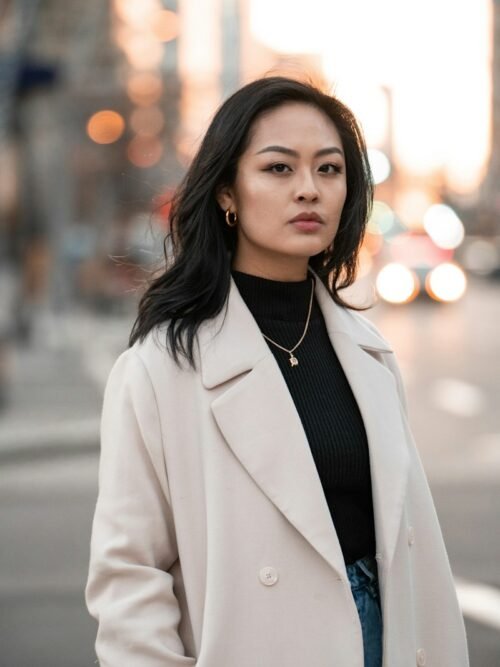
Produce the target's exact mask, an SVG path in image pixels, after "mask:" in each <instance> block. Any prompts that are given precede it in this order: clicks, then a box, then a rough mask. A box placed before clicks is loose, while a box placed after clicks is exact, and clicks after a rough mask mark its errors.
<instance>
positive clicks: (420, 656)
mask: <svg viewBox="0 0 500 667" xmlns="http://www.w3.org/2000/svg"><path fill="white" fill-rule="evenodd" d="M417 665H418V667H424V665H425V651H424V649H423V648H419V649H418V651H417Z"/></svg>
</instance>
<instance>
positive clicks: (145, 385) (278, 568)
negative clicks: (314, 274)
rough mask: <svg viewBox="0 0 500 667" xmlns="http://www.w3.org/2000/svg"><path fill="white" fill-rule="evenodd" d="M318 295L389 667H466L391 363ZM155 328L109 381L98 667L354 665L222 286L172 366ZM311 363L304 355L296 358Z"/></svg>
mask: <svg viewBox="0 0 500 667" xmlns="http://www.w3.org/2000/svg"><path fill="white" fill-rule="evenodd" d="M315 289H316V298H317V300H318V303H319V305H320V308H321V310H322V313H323V316H324V319H325V322H326V326H327V330H328V334H329V337H330V340H331V343H332V345H333V347H334V349H335V351H336V353H337V355H338V358H339V360H340V362H341V364H342V367H343V369H344V372H345V374H346V376H347V379H348V381H349V383H350V385H351V387H352V390H353V393H354V396H355V398H356V400H357V402H358V405H359V408H360V411H361V414H362V417H363V420H364V424H365V428H366V432H367V436H368V444H369V451H370V464H371V474H372V484H373V501H374V512H375V528H376V542H377V554H376V558H377V562H378V568H379V585H380V593H381V601H382V613H383V623H384V642H383V646H384V648H383V653H384V658H383V664H384V667H411V666H413V665H417V666H418V667H422V666H424V665H428V666H429V667H466V666H467V665H468V657H467V645H466V638H465V631H464V624H463V618H462V615H461V612H460V609H459V606H458V602H457V597H456V593H455V588H454V583H453V579H452V574H451V571H450V566H449V562H448V558H447V554H446V551H445V546H444V544H443V539H442V535H441V530H440V527H439V523H438V519H437V517H436V512H435V509H434V505H433V501H432V498H431V495H430V492H429V487H428V484H427V481H426V477H425V474H424V472H423V469H422V465H421V462H420V459H419V456H418V453H417V450H416V447H415V444H414V441H413V439H412V435H411V433H410V430H409V426H408V420H407V412H406V405H405V397H404V390H403V387H402V384H401V377H400V373H399V370H398V366H397V363H396V361H395V358H394V352H393V350H392V349H391V347H390V345H389V344H388V343H387V342H386V341H385V340H384V338H382V336H381V335H380V334H379V333H378V331H377V330H376V328H375V327H374V326H373V325H372V324H371V323H369V321H368V320H367V319H366V318H365V317H363V316H362V315H360V314H358V313H356V312H353V311H350V310H347V309H344V308H341V307H339V306H338V305H336V304H335V303H334V302H333V301H332V299H331V297H330V295H329V294H328V292H327V290H326V288H325V287H324V285H323V284H322V283H321V281H320V280H319V279H317V280H316V288H315ZM162 331H163V329H162V328H159V329H158V330H157V331H156V334H159V335H157V336H156V337H155V335H154V334H153V333H151V334H149V335H148V337H147V339H146V340H145V341H144V342H143V343H136V344H135V345H134V346H133V347H132V348H130V349H128V350H127V351H125V352H124V353H123V354H122V355H121V356H120V357H119V358H118V360H117V361H116V362H115V365H114V366H113V368H112V370H111V373H110V375H109V378H108V382H107V385H106V390H105V395H104V403H103V412H102V423H101V436H102V438H101V459H100V470H99V496H98V501H97V506H96V510H95V517H94V524H93V532H92V541H91V559H90V572H89V578H88V583H87V588H86V598H87V604H88V607H89V610H90V613H91V614H92V615H93V616H95V618H97V620H98V623H99V626H98V634H97V641H96V651H97V655H98V658H99V662H100V665H101V667H181V665H197V666H198V667H363V641H362V633H361V626H360V622H359V617H358V614H357V611H356V606H355V603H354V600H353V597H352V594H351V591H350V586H349V580H348V578H347V574H346V567H345V563H344V560H343V557H342V552H341V549H340V546H339V541H338V538H337V534H336V532H335V527H334V525H333V523H332V520H331V516H330V513H329V510H328V506H327V503H326V500H325V496H324V493H323V490H322V487H321V483H320V480H319V476H318V473H317V470H316V467H315V464H314V461H313V458H312V454H311V451H310V448H309V444H308V442H307V439H306V436H305V432H304V430H303V427H302V423H301V421H300V418H299V416H298V413H297V411H296V409H295V406H294V403H293V400H292V398H291V395H290V393H289V391H288V388H287V385H286V383H285V381H284V379H283V376H282V375H281V372H280V370H279V367H278V365H277V363H276V361H275V359H274V356H273V354H272V352H271V351H270V349H269V347H268V345H267V343H266V342H265V340H264V339H263V337H262V335H261V333H260V331H259V328H258V326H257V323H256V322H255V320H254V318H253V316H252V315H251V313H250V311H249V310H248V308H247V306H246V304H245V302H244V301H243V299H242V297H241V295H240V294H239V292H238V289H237V287H236V285H235V283H234V281H233V280H231V289H230V295H229V301H228V309H227V314H226V317H225V319H224V311H222V313H221V315H220V316H218V317H217V318H214V319H212V320H209V321H206V322H205V323H204V324H203V325H202V327H201V329H200V331H199V334H198V337H197V361H198V368H197V370H196V371H193V370H192V369H188V367H187V365H185V367H184V368H183V369H179V368H178V367H177V366H176V365H175V364H174V362H173V360H172V358H171V356H170V355H169V353H168V352H167V351H166V350H165V348H164V347H163V346H162V343H161V340H162ZM301 363H307V360H303V361H302V360H301Z"/></svg>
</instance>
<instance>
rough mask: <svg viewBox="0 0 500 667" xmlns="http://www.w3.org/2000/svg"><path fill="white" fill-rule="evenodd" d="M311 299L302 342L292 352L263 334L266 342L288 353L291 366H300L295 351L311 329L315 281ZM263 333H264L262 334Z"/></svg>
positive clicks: (301, 338) (312, 285) (300, 341)
mask: <svg viewBox="0 0 500 667" xmlns="http://www.w3.org/2000/svg"><path fill="white" fill-rule="evenodd" d="M311 283H312V284H311V298H310V299H309V312H308V313H307V320H306V326H305V327H304V333H303V334H302V336H301V337H300V340H299V342H298V343H296V344H295V345H294V346H293V347H292V349H291V350H287V348H286V347H283V346H282V345H279V344H278V343H276V341H274V340H272V338H269V336H266V334H262V335H263V336H264V338H265V339H266V340H268V341H269V342H270V343H272V344H273V345H276V347H279V348H280V350H283V351H284V352H288V354H289V355H290V359H289V360H288V361H289V362H290V366H292V367H293V366H298V365H299V360H298V359H297V357H296V356H295V355H294V351H295V350H296V349H297V348H298V347H299V345H300V344H301V343H302V341H303V340H304V337H305V335H306V333H307V328H308V327H309V320H310V319H311V311H312V304H313V297H314V279H313V280H312V281H311ZM261 333H262V332H261Z"/></svg>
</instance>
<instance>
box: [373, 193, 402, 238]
mask: <svg viewBox="0 0 500 667" xmlns="http://www.w3.org/2000/svg"><path fill="white" fill-rule="evenodd" d="M395 221H396V216H395V214H394V211H393V210H392V209H391V207H390V206H389V205H388V204H386V203H385V202H383V201H379V200H377V199H376V200H375V201H374V202H373V208H372V213H371V216H370V219H369V221H368V226H367V231H368V232H369V233H370V234H382V235H384V234H387V232H389V231H391V229H392V228H393V227H394V224H395Z"/></svg>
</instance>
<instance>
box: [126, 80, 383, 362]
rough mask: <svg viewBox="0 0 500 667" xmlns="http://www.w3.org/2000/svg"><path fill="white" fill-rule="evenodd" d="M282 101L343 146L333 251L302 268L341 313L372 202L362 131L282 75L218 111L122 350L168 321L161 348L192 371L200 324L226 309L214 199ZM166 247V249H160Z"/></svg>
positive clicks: (227, 231)
mask: <svg viewBox="0 0 500 667" xmlns="http://www.w3.org/2000/svg"><path fill="white" fill-rule="evenodd" d="M287 102H301V103H304V104H308V105H312V106H314V107H316V108H318V109H319V110H321V111H323V112H324V113H325V114H326V115H327V116H328V117H329V118H330V119H331V120H332V122H333V123H334V125H335V127H336V128H337V131H338V132H339V135H340V137H341V140H342V145H343V149H344V155H345V163H346V179H347V195H346V200H345V204H344V208H343V210H342V215H341V218H340V223H339V228H338V231H337V234H336V236H335V242H334V243H333V245H332V246H330V247H329V248H327V249H326V250H324V251H323V252H321V253H319V254H317V255H314V256H313V257H311V258H310V260H309V266H310V267H311V268H312V269H313V270H314V271H315V272H316V273H317V275H318V277H319V278H320V279H321V281H322V282H323V283H324V284H325V286H326V287H327V289H328V291H329V292H330V294H331V296H332V299H333V300H334V301H335V302H336V303H338V304H339V305H342V306H344V307H348V308H353V309H355V310H365V309H364V308H356V307H354V306H349V304H347V303H345V302H344V301H343V299H342V298H341V297H340V295H339V290H340V289H343V288H345V287H348V286H349V285H351V284H352V283H353V282H354V280H355V277H356V269H357V260H358V254H359V249H360V247H361V243H362V241H363V237H364V232H365V228H366V223H367V220H368V217H369V214H370V211H371V206H372V202H373V181H372V176H371V171H370V167H369V164H368V158H367V153H366V145H365V141H364V138H363V134H362V131H361V129H360V127H359V125H358V123H357V121H356V119H355V117H354V116H353V114H352V112H351V111H350V110H349V109H348V108H347V107H346V106H345V105H344V104H342V102H340V101H339V100H338V99H336V98H335V97H333V96H331V95H328V94H326V93H323V92H322V91H321V90H320V89H319V88H317V87H316V86H314V85H312V84H310V83H304V82H301V81H297V80H294V79H289V78H285V77H281V76H273V77H267V78H262V79H258V80H256V81H253V82H252V83H249V84H247V85H246V86H244V87H243V88H240V89H239V90H237V91H236V92H235V93H234V94H233V95H231V97H229V98H228V99H227V100H226V101H225V102H224V103H223V104H222V105H221V107H220V108H219V109H218V111H217V112H216V114H215V116H214V117H213V120H212V122H211V123H210V126H209V128H208V130H207V132H206V134H205V136H204V138H203V141H202V143H201V145H200V147H199V149H198V152H197V154H196V156H195V157H194V159H193V161H192V163H191V165H190V167H189V169H188V171H187V173H186V175H185V176H184V178H183V180H182V182H181V184H180V186H179V188H178V189H177V191H176V193H175V195H174V198H173V200H172V208H171V212H170V233H169V234H168V235H167V237H166V238H165V240H164V244H163V246H164V247H163V250H164V255H165V260H166V267H165V270H164V271H163V273H162V274H161V275H159V276H158V277H156V278H154V279H153V280H152V282H151V283H150V284H149V287H148V288H147V290H146V291H145V292H144V294H143V295H142V298H141V299H140V301H139V308H138V315H137V318H136V320H135V322H134V325H133V327H132V331H131V334H130V339H129V345H130V346H131V345H133V344H134V343H135V341H136V340H141V341H142V340H143V339H144V338H145V337H146V335H147V334H148V333H149V332H150V331H151V330H152V329H154V328H155V327H156V326H157V325H160V324H163V323H164V322H167V321H168V325H167V335H166V338H167V340H166V344H167V346H168V347H169V348H170V350H171V352H172V355H173V358H174V359H175V361H176V363H179V356H178V355H181V356H183V357H185V358H186V359H187V360H188V361H189V362H190V364H191V365H192V366H193V367H194V366H195V362H194V355H193V345H194V339H195V336H196V332H197V330H198V327H199V326H200V324H201V323H202V322H203V321H204V320H206V319H209V318H212V317H215V316H216V315H217V314H218V313H219V312H220V311H221V310H222V308H223V307H224V305H225V304H226V303H227V296H228V293H229V287H230V281H231V259H232V255H233V253H234V250H235V248H236V240H237V235H236V231H235V229H233V228H231V227H229V226H228V225H226V223H225V219H224V212H223V211H222V210H221V208H220V206H219V204H218V202H217V199H216V193H217V191H218V189H219V188H220V187H222V186H226V185H232V184H233V182H234V180H235V177H236V170H237V165H238V160H239V158H240V156H241V155H242V153H243V152H244V151H245V149H246V147H247V145H248V143H249V140H250V130H251V128H252V126H253V123H254V122H255V120H256V119H257V118H258V117H259V116H260V115H262V114H263V113H264V112H266V111H270V110H271V109H275V108H276V107H279V106H281V105H283V104H286V103H287ZM168 244H170V246H171V248H170V249H169V250H167V245H168Z"/></svg>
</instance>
